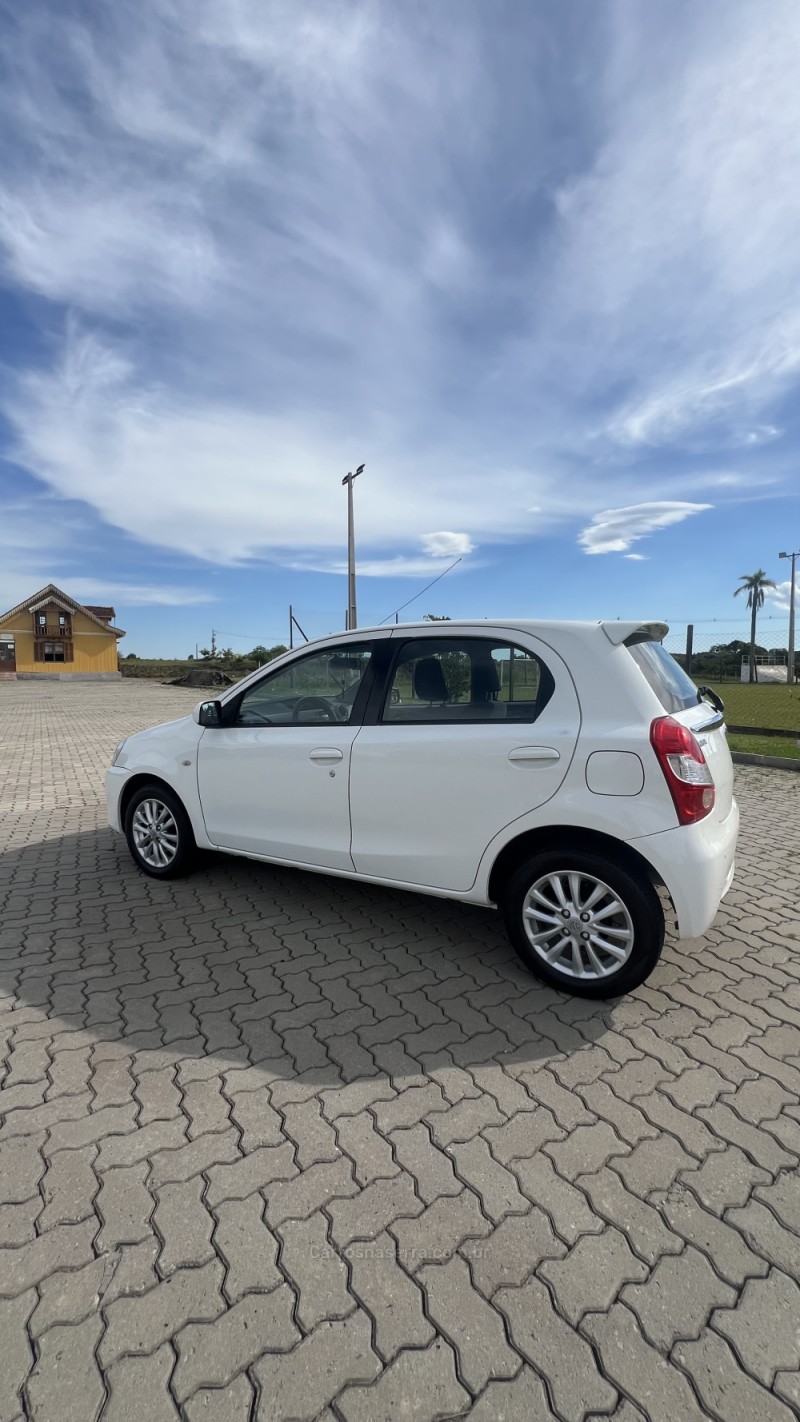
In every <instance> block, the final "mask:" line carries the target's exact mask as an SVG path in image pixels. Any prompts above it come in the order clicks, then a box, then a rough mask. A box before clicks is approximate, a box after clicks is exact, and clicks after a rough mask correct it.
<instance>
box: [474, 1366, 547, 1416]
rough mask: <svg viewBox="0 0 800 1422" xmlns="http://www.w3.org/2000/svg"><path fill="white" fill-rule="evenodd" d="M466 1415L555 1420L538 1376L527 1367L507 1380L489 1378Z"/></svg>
mask: <svg viewBox="0 0 800 1422" xmlns="http://www.w3.org/2000/svg"><path fill="white" fill-rule="evenodd" d="M468 1416H469V1422H499V1419H502V1422H555V1415H554V1413H552V1412H551V1411H550V1408H549V1407H548V1405H547V1393H546V1392H545V1390H544V1386H543V1384H542V1380H541V1378H540V1377H539V1376H538V1374H537V1373H535V1372H534V1371H533V1368H529V1367H523V1368H521V1369H520V1371H519V1372H518V1374H517V1376H516V1377H515V1378H512V1379H511V1380H510V1381H502V1382H490V1383H489V1385H488V1387H486V1388H485V1389H484V1391H483V1392H482V1393H481V1395H480V1397H479V1399H478V1401H477V1402H476V1403H475V1405H474V1407H471V1408H470V1410H469V1414H468Z"/></svg>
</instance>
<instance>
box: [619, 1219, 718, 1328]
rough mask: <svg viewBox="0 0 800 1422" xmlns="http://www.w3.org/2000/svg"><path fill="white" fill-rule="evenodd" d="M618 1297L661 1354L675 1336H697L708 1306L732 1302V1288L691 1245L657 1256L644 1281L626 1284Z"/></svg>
mask: <svg viewBox="0 0 800 1422" xmlns="http://www.w3.org/2000/svg"><path fill="white" fill-rule="evenodd" d="M620 1297H621V1299H622V1302H623V1303H625V1304H627V1305H628V1308H631V1309H633V1311H634V1313H635V1314H636V1317H637V1318H638V1320H639V1324H640V1327H641V1329H642V1332H643V1333H644V1335H645V1337H646V1338H647V1339H648V1340H649V1342H651V1343H653V1344H655V1345H656V1347H657V1348H659V1349H660V1350H661V1352H662V1353H669V1351H670V1348H671V1347H672V1345H673V1343H674V1342H675V1340H676V1338H681V1339H687V1338H699V1337H700V1333H701V1332H702V1329H703V1326H704V1324H705V1322H706V1320H707V1318H708V1317H709V1316H710V1314H711V1311H712V1309H714V1308H717V1307H731V1306H732V1305H733V1304H734V1303H735V1302H736V1292H735V1290H734V1289H732V1288H731V1287H730V1285H729V1284H724V1283H723V1282H722V1280H721V1279H720V1278H719V1277H718V1275H717V1274H715V1272H714V1270H713V1269H712V1268H711V1265H710V1264H709V1262H708V1260H707V1259H706V1257H705V1255H703V1254H701V1253H700V1251H699V1250H698V1249H695V1248H694V1247H693V1246H692V1245H691V1244H689V1245H687V1246H686V1249H685V1250H684V1251H683V1253H682V1254H678V1255H669V1256H667V1257H666V1258H664V1259H660V1260H659V1262H658V1264H657V1265H656V1267H655V1269H654V1270H653V1272H652V1274H651V1275H650V1278H649V1279H648V1280H647V1283H645V1284H629V1285H627V1286H626V1288H624V1289H623V1290H622V1293H621V1295H620Z"/></svg>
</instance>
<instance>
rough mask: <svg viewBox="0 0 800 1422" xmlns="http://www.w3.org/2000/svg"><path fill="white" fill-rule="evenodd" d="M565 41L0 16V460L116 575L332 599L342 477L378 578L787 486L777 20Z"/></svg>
mask: <svg viewBox="0 0 800 1422" xmlns="http://www.w3.org/2000/svg"><path fill="white" fill-rule="evenodd" d="M570 14H571V12H570V11H569V7H568V6H567V7H564V13H563V14H562V12H561V7H555V9H554V10H553V11H552V13H551V14H550V15H549V17H548V19H547V20H546V21H545V20H544V19H543V18H542V16H541V15H540V14H539V12H538V11H537V10H536V8H535V7H533V8H531V7H525V6H518V7H514V6H512V7H510V8H509V9H508V11H507V13H506V22H505V23H504V24H503V25H498V24H497V23H496V17H495V16H494V15H493V14H490V13H489V12H488V11H487V10H486V8H485V7H482V6H480V5H477V4H472V3H468V4H464V5H461V4H455V3H447V0H442V3H441V4H437V5H436V6H432V7H417V6H396V5H392V4H389V3H381V0H375V3H372V0H369V3H368V0H349V3H328V0H325V3H322V0H307V3H304V4H303V5H302V6H289V7H287V6H284V5H282V4H280V3H274V0H115V4H113V5H110V6H100V5H98V6H96V7H94V8H93V7H91V6H83V5H81V6H77V5H75V6H72V5H65V6H56V5H55V4H54V3H53V4H48V3H47V0H43V3H42V5H40V6H19V7H16V8H15V9H13V10H12V11H11V12H10V13H9V15H8V26H7V35H6V45H5V53H4V59H5V63H6V68H7V76H6V84H5V86H4V89H3V91H2V94H0V122H2V123H3V126H4V130H5V131H6V133H7V134H8V136H9V137H8V141H7V142H6V144H5V147H4V162H3V171H2V174H0V246H1V247H2V252H3V274H4V277H5V280H6V282H7V283H8V284H10V285H11V286H13V287H14V288H15V289H16V290H17V291H18V292H21V293H23V294H24V295H25V296H26V297H30V296H31V295H33V296H35V297H36V298H37V300H38V301H39V302H40V303H42V305H40V306H37V307H36V310H37V311H43V312H44V313H45V314H44V315H43V317H42V318H41V331H42V336H41V338H40V343H37V344H36V346H35V347H32V348H31V349H30V351H29V352H28V353H27V354H20V355H18V356H16V358H15V359H16V364H17V366H18V369H19V373H18V375H17V378H10V377H9V378H8V379H7V380H6V381H5V394H4V397H3V405H4V410H5V414H6V416H7V418H8V421H9V423H10V425H11V428H12V430H13V438H14V446H13V455H14V457H15V459H16V460H17V461H18V462H19V463H20V464H21V465H22V466H23V467H24V468H25V469H26V470H28V471H30V473H31V474H32V475H33V476H34V477H35V478H36V479H37V480H38V481H39V483H40V485H41V486H42V487H44V488H46V489H48V490H50V491H51V492H52V493H53V494H54V495H55V496H56V497H58V498H59V499H65V498H67V499H70V500H73V501H80V502H82V503H83V504H84V505H85V506H88V507H89V508H90V509H91V510H93V511H94V513H95V514H96V515H97V516H98V517H99V518H100V519H101V520H102V522H103V525H104V526H106V527H108V526H113V527H114V528H116V529H119V530H122V531H123V532H124V534H126V535H129V536H130V537H132V538H134V539H136V540H138V542H139V543H140V544H141V545H149V546H150V547H153V546H155V547H157V548H160V549H170V550H174V551H176V552H178V553H179V554H180V555H182V556H185V557H197V558H201V559H205V560H208V561H211V562H214V563H215V564H226V563H227V564H241V563H246V562H247V561H248V560H251V559H254V558H257V559H263V560H266V561H268V562H270V563H272V564H278V565H280V566H283V567H287V568H295V567H301V566H302V567H310V566H312V565H313V566H316V567H320V568H327V569H336V570H337V571H338V567H339V564H338V562H337V555H338V550H339V548H340V546H341V543H342V538H343V507H342V491H341V486H340V480H341V476H342V474H344V473H345V472H346V470H347V468H348V467H350V468H352V467H353V465H352V462H351V461H352V460H354V459H355V460H358V461H359V462H360V461H361V460H364V459H365V460H366V462H367V470H366V474H365V477H364V479H363V480H361V481H359V487H358V512H357V520H358V522H357V530H358V538H359V550H360V552H361V553H363V555H364V559H365V561H364V564H363V568H362V571H363V572H364V573H365V575H367V576H375V577H380V576H392V575H397V574H398V573H399V574H400V575H402V576H409V577H410V576H422V577H424V576H425V573H426V572H428V571H430V570H431V569H433V568H434V567H435V560H436V558H439V559H441V560H444V559H448V558H449V559H450V560H451V561H452V559H453V558H455V557H458V556H461V555H462V554H466V553H467V552H469V551H470V550H471V549H472V548H473V546H474V545H475V544H476V543H478V542H479V543H480V545H481V556H482V557H487V558H488V557H490V556H491V555H490V553H489V552H487V548H488V547H489V546H490V545H491V544H492V543H495V544H502V543H508V542H512V541H515V540H525V539H530V538H534V537H542V536H545V535H546V534H548V533H549V532H552V531H553V530H563V529H568V530H569V532H570V536H572V533H573V530H574V529H575V527H576V525H577V523H578V520H579V519H580V520H581V521H583V522H584V523H586V522H587V520H592V522H591V523H589V525H588V527H587V528H586V529H585V530H584V533H583V534H582V535H581V541H582V543H583V546H584V547H585V548H586V551H587V552H600V551H611V548H609V549H606V548H605V547H604V546H602V545H604V543H609V540H610V544H611V545H613V551H625V550H626V549H628V548H630V546H631V543H632V542H633V541H635V540H636V539H638V538H641V537H643V536H645V534H646V533H648V532H652V531H653V530H654V529H656V528H661V527H665V526H666V525H667V523H674V522H676V521H678V518H679V517H687V516H688V513H687V512H683V513H681V514H680V515H679V514H678V513H677V510H685V511H689V512H695V511H697V510H698V509H699V508H700V507H705V506H702V505H696V504H684V503H680V502H678V501H677V500H678V498H680V497H683V496H684V495H686V497H689V498H691V497H692V496H693V495H695V496H696V495H697V493H699V492H700V491H702V489H703V488H704V482H703V474H704V467H705V466H708V472H709V473H710V474H711V475H713V474H714V473H715V472H716V471H717V470H718V468H719V451H720V449H724V450H725V451H727V452H728V453H730V454H731V461H730V462H731V463H732V464H733V465H734V466H735V467H734V468H732V469H731V471H730V474H731V478H736V479H739V477H740V475H741V474H742V473H745V474H746V475H747V476H748V477H749V478H750V485H751V487H753V488H760V487H763V480H762V481H759V480H758V479H756V480H753V478H752V471H754V470H756V471H758V472H760V473H761V474H763V475H764V478H766V477H767V474H764V465H763V464H762V463H757V461H766V460H767V458H769V459H770V460H771V461H772V463H771V464H770V467H769V470H768V477H770V478H771V479H773V480H775V481H780V480H781V479H784V478H786V477H787V476H788V475H789V473H790V472H791V470H792V464H791V451H790V450H786V451H785V452H784V445H785V443H786V441H785V440H784V438H783V437H782V435H783V430H784V428H786V427H787V425H788V421H786V420H784V417H783V411H782V410H781V402H782V401H785V400H786V399H787V397H788V395H789V394H790V393H791V391H792V389H793V388H794V387H795V386H796V383H797V381H798V378H799V377H800V296H798V292H800V240H799V239H798V220H797V211H796V202H795V198H794V194H795V193H796V192H797V190H798V188H800V88H798V85H797V83H796V74H797V68H798V64H799V63H800V31H798V28H797V25H796V23H795V15H794V7H793V5H792V4H791V3H790V0H764V3H763V5H761V6H759V10H758V14H757V15H755V14H754V12H753V11H752V9H751V8H750V7H748V6H746V5H744V4H738V3H731V4H730V5H726V6H725V7H724V8H723V7H720V6H712V7H693V8H692V9H689V8H688V7H680V8H679V10H678V11H677V12H676V11H675V9H674V7H672V6H667V5H658V4H654V5H649V6H645V7H639V8H638V9H637V8H635V7H630V6H619V7H608V8H603V7H598V9H597V11H596V13H593V14H592V17H591V20H590V21H587V23H586V26H585V27H584V29H583V30H582V32H581V35H582V38H581V42H580V43H581V44H583V45H584V46H585V48H584V49H582V50H581V49H580V45H579V46H578V52H577V53H576V42H575V35H574V31H573V24H572V20H571V18H570ZM676 14H677V16H678V18H677V20H676ZM554 56H555V58H554ZM576 75H580V81H579V82H578V81H577V80H576ZM31 309H33V308H31ZM43 347H44V351H45V353H44V354H43V353H42V350H43ZM48 352H49V353H48ZM664 446H668V447H669V449H670V450H671V451H680V450H685V449H694V450H699V454H698V456H697V458H696V460H695V463H694V465H693V466H692V469H691V471H690V475H689V476H685V474H684V473H683V472H682V470H681V467H680V463H679V461H678V460H677V459H675V460H674V461H673V465H671V467H670V470H669V471H668V472H667V474H666V475H665V474H664V471H663V468H660V467H658V466H657V460H656V456H655V454H654V451H658V450H659V449H661V448H663V447H664ZM709 450H710V451H711V453H708V451H709ZM725 458H726V462H727V453H726V456H725ZM682 477H689V478H690V479H691V481H693V486H692V487H691V488H689V487H679V486H678V485H679V481H680V479H681V478H682ZM709 487H711V485H710V484H709ZM717 487H718V488H719V491H720V498H721V499H722V498H726V497H728V496H729V495H728V494H727V493H726V489H727V486H726V484H725V483H724V482H723V481H722V478H720V479H719V480H718V485H717ZM665 492H666V493H667V495H670V494H671V495H672V496H673V501H672V502H670V501H666V502H665V501H664V498H663V496H664V494H665ZM735 493H736V489H735V487H734V486H733V485H731V486H730V491H729V494H730V496H733V495H734V494H735ZM609 505H616V506H617V507H616V508H612V509H611V511H610V512H611V514H616V515H620V514H624V513H625V511H626V510H628V511H630V510H631V509H635V508H636V507H638V508H639V509H640V510H641V509H650V510H653V509H660V510H662V514H663V513H664V511H665V510H667V509H669V510H671V511H672V512H671V515H670V516H669V517H666V515H664V517H662V518H661V519H660V521H656V522H650V523H649V524H646V526H645V524H643V523H642V518H645V516H644V515H642V514H641V513H640V514H639V516H638V521H637V519H636V518H635V517H633V515H632V516H631V517H630V518H627V519H625V518H622V519H621V522H619V523H618V524H617V525H616V526H614V527H608V526H607V525H606V524H604V523H603V520H604V519H607V518H608V517H610V514H609V513H608V506H609ZM604 509H605V510H607V512H606V513H605V514H604V513H602V510H604ZM454 523H456V524H457V528H458V530H460V531H459V532H436V533H431V532H429V530H431V529H433V530H448V529H451V528H452V525H453V524H454ZM420 548H422V549H423V553H422V555H420V554H419V553H418V552H417V551H416V550H418V549H420ZM409 550H411V551H409ZM638 556H640V557H641V556H642V555H638ZM423 569H424V571H422V570H423ZM412 570H413V571H412ZM152 586H153V587H156V588H157V587H159V586H161V583H160V580H159V579H156V578H153V579H152Z"/></svg>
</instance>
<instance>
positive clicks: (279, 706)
mask: <svg viewBox="0 0 800 1422" xmlns="http://www.w3.org/2000/svg"><path fill="white" fill-rule="evenodd" d="M371 655H372V652H371V648H370V646H369V645H364V644H362V645H360V646H349V647H340V648H338V649H331V648H326V650H325V651H324V652H311V653H309V655H308V656H307V657H301V658H300V659H299V660H298V661H296V662H292V664H291V666H288V667H285V668H284V669H283V670H282V671H279V672H275V673H273V675H272V676H265V677H264V678H263V680H261V681H259V682H257V683H256V685H255V686H251V687H250V688H249V689H248V690H247V691H246V692H245V693H244V695H243V697H242V699H241V702H240V703H239V710H238V713H237V716H236V720H235V723H234V724H235V725H237V726H287V725H293V726H324V725H336V724H338V725H347V723H348V722H349V721H350V719H351V717H352V715H353V705H354V702H355V699H356V695H357V694H358V690H359V687H360V686H361V683H362V681H363V679H364V673H365V672H366V670H367V666H368V665H369V660H370V657H371Z"/></svg>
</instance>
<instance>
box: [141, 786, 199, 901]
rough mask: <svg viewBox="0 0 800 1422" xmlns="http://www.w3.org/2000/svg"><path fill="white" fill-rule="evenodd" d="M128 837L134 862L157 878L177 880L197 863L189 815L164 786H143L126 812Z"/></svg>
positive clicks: (146, 872)
mask: <svg viewBox="0 0 800 1422" xmlns="http://www.w3.org/2000/svg"><path fill="white" fill-rule="evenodd" d="M125 838H126V839H127V841H128V848H129V850H130V852H131V855H132V856H133V861H134V863H135V864H137V865H138V867H139V868H140V869H142V870H143V871H144V873H145V874H150V875H151V876H152V877H153V878H154V879H177V878H179V877H180V876H181V875H182V874H186V873H188V872H189V870H190V869H191V867H192V864H193V862H194V858H195V854H196V849H195V842H194V835H193V833H192V826H191V824H190V822H189V816H188V815H187V813H186V811H185V810H184V808H183V805H182V804H181V802H180V800H179V799H178V797H177V795H173V793H172V791H171V790H168V789H167V787H166V786H165V785H158V784H154V785H142V786H141V787H140V789H138V790H137V791H136V792H135V793H134V794H133V795H132V796H131V799H130V803H129V804H128V807H127V809H126V811H125Z"/></svg>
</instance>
